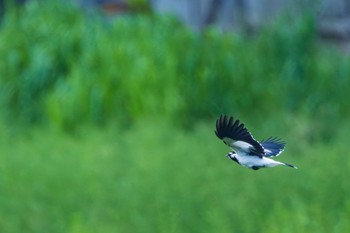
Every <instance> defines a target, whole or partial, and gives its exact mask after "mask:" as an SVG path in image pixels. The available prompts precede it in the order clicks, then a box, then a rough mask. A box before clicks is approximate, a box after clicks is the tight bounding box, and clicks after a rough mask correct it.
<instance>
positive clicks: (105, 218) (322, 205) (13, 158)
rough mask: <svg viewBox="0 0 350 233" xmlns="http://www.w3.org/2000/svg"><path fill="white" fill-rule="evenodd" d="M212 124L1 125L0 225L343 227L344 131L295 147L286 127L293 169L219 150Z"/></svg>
mask: <svg viewBox="0 0 350 233" xmlns="http://www.w3.org/2000/svg"><path fill="white" fill-rule="evenodd" d="M270 123H271V122H270ZM213 127H214V126H213V122H210V123H205V124H204V123H203V124H199V125H198V126H197V127H195V128H194V129H193V130H191V131H187V132H184V131H182V130H178V129H176V128H173V127H172V126H170V125H165V124H164V123H159V124H155V123H154V122H147V121H143V122H140V123H139V124H136V125H134V126H130V127H128V128H127V129H123V130H120V129H119V128H118V127H114V126H111V127H108V128H91V127H87V128H84V129H81V130H80V131H79V132H77V133H76V135H74V136H73V135H70V136H69V135H66V134H64V133H58V132H57V131H48V130H43V129H39V130H34V131H31V132H30V133H26V134H24V135H23V134H22V135H11V134H7V133H6V135H7V136H6V135H5V133H4V135H2V137H1V139H0V143H1V144H0V145H1V157H0V170H1V177H0V190H1V195H0V216H1V218H0V231H1V232H13V233H15V232H37V233H38V232H52V233H54V232H75V233H79V232H106V233H108V232H269V233H271V232H347V231H349V230H350V223H349V221H348V219H349V217H350V202H349V198H348V197H349V195H350V188H349V185H348V179H347V177H348V172H347V171H349V169H350V160H349V159H347V156H346V151H347V144H346V143H344V142H345V139H344V138H342V137H341V135H340V141H339V142H337V143H332V144H328V145H323V144H317V143H316V144H314V145H313V146H311V147H305V148H303V150H302V151H299V152H298V153H296V151H298V150H299V148H298V147H299V146H298V144H297V142H298V139H297V138H294V139H293V138H288V136H286V137H287V138H286V140H287V141H288V146H287V149H286V151H285V152H284V153H283V154H282V156H281V157H279V158H278V159H280V160H281V161H285V162H289V163H292V164H295V165H297V166H299V169H298V170H295V169H290V168H287V167H276V168H274V169H263V170H259V171H253V170H248V169H245V168H243V167H239V166H238V165H236V164H235V163H234V162H233V161H230V160H229V159H227V158H226V157H225V156H224V155H225V154H226V152H227V151H228V148H227V147H226V146H225V145H224V144H223V143H222V142H220V141H219V140H217V139H216V137H215V135H214V133H213ZM256 131H257V132H256V133H255V135H256V137H258V138H261V137H260V135H261V131H259V130H256ZM279 135H283V133H282V132H279ZM14 145H15V146H14Z"/></svg>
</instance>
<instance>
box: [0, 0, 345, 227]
mask: <svg viewBox="0 0 350 233" xmlns="http://www.w3.org/2000/svg"><path fill="white" fill-rule="evenodd" d="M136 2H138V1H135V3H136ZM90 13H91V12H89V13H86V12H85V13H84V12H83V11H81V9H80V8H78V7H76V6H73V5H69V4H57V3H56V4H53V3H52V2H51V1H35V0H32V1H29V3H28V4H26V5H24V6H22V7H21V8H11V9H9V10H8V12H7V14H6V15H4V16H3V17H2V19H1V22H0V57H1V59H0V232H1V233H23V232H33V233H48V232H49V233H61V232H67V233H95V232H96V233H100V232H102V233H115V232H121V233H125V232H140V233H147V232H152V233H153V232H173V233H183V232H189V233H193V232H201V233H202V232H218V233H225V232H239V233H253V232H254V233H255V232H267V233H274V232H276V233H288V232H298V233H303V232H307V233H309V232H320V233H322V232H324V233H328V232H335V233H337V232H339V233H343V232H350V222H349V219H350V199H349V196H350V186H349V185H348V177H349V175H350V174H349V173H350V172H349V171H350V159H349V156H348V141H349V140H348V139H349V135H350V131H349V128H350V124H349V120H348V119H349V116H350V108H349V87H350V78H349V77H350V68H349V67H350V66H349V56H348V55H344V54H341V53H338V52H337V51H334V50H331V49H329V48H326V47H324V46H322V45H320V44H319V42H318V40H317V37H316V32H315V31H316V30H315V27H316V26H315V22H314V20H313V18H312V17H310V16H305V17H301V19H300V20H293V23H291V22H289V21H288V20H287V21H286V20H283V19H281V20H277V21H276V23H275V24H274V25H271V27H267V28H265V29H263V30H262V31H261V32H260V33H259V35H257V36H256V37H245V36H242V35H234V34H230V33H227V34H226V33H225V34H224V33H220V32H218V31H217V30H215V28H211V29H208V30H206V31H203V32H201V33H198V32H192V31H190V30H189V29H188V28H186V27H185V26H184V25H181V24H180V23H179V22H178V21H176V20H174V19H173V18H171V17H160V16H154V15H132V14H130V15H123V16H120V17H118V18H116V20H115V21H108V22H106V21H105V20H104V19H103V18H102V17H100V15H98V14H90ZM286 25H288V26H286ZM222 113H225V114H231V115H234V116H235V117H236V118H239V119H240V120H241V121H243V122H244V123H245V124H246V126H247V127H248V128H249V129H250V131H252V133H253V135H254V137H255V138H257V139H263V138H266V137H269V136H280V137H281V138H282V139H284V140H285V141H286V142H287V148H286V150H285V152H284V153H283V154H282V156H281V157H278V158H277V159H279V160H281V161H283V162H287V163H291V164H293V165H296V166H298V167H299V169H298V170H296V169H291V168H288V167H276V168H273V169H261V170H259V171H253V170H248V169H245V168H243V167H240V166H238V165H237V164H236V163H234V162H233V161H231V160H229V159H228V158H226V157H225V156H224V155H225V154H226V153H227V152H228V151H229V148H227V147H226V146H225V145H224V144H223V143H222V142H221V141H219V140H218V139H217V138H216V136H215V134H214V128H215V120H216V117H218V116H219V115H220V114H222Z"/></svg>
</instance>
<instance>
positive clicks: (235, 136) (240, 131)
mask: <svg viewBox="0 0 350 233" xmlns="http://www.w3.org/2000/svg"><path fill="white" fill-rule="evenodd" d="M215 134H216V136H217V137H218V138H220V139H221V140H223V141H224V143H225V144H226V145H228V146H230V147H231V148H232V149H233V150H234V151H235V152H237V153H240V152H242V153H245V154H248V155H256V156H259V157H262V156H263V155H264V154H265V153H264V148H263V147H262V146H261V144H260V143H259V142H258V141H257V140H255V139H254V138H253V137H252V135H251V134H250V133H249V131H248V130H247V129H246V128H245V127H244V124H242V123H239V120H236V121H234V119H233V117H230V118H229V119H228V118H227V116H226V115H221V116H220V118H219V119H217V121H216V131H215Z"/></svg>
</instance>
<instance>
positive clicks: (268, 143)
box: [260, 137, 286, 157]
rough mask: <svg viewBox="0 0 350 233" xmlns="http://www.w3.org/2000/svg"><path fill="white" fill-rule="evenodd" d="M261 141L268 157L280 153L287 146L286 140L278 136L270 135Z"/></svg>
mask: <svg viewBox="0 0 350 233" xmlns="http://www.w3.org/2000/svg"><path fill="white" fill-rule="evenodd" d="M260 143H261V145H262V146H263V147H264V150H265V156H266V157H272V156H278V155H280V154H281V153H282V152H283V150H284V147H285V146H286V143H285V142H284V141H282V140H281V139H280V138H276V137H274V138H273V137H269V138H268V139H266V140H262V141H261V142H260Z"/></svg>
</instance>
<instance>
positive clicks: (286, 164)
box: [283, 163, 298, 169]
mask: <svg viewBox="0 0 350 233" xmlns="http://www.w3.org/2000/svg"><path fill="white" fill-rule="evenodd" d="M283 165H285V166H288V167H291V168H295V169H298V167H296V166H293V165H291V164H288V163H283Z"/></svg>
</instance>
